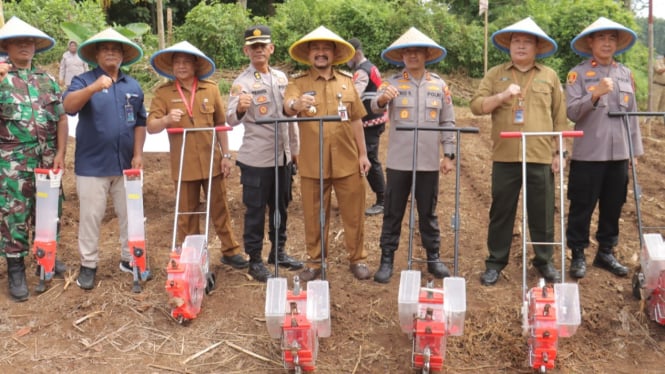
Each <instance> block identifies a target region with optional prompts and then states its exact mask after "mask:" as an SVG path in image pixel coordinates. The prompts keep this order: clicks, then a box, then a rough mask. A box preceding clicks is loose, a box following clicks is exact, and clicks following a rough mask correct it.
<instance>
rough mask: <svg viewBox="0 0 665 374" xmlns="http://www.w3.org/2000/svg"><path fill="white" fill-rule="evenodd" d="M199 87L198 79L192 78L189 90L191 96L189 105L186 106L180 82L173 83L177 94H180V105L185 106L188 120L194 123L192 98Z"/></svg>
mask: <svg viewBox="0 0 665 374" xmlns="http://www.w3.org/2000/svg"><path fill="white" fill-rule="evenodd" d="M198 85H199V79H198V78H197V77H194V81H193V82H192V89H191V95H190V98H189V104H187V99H186V98H185V94H184V93H183V92H182V87H180V82H179V81H177V80H176V81H175V87H176V88H177V89H178V93H179V94H180V98H181V99H182V103H183V104H184V105H185V109H187V114H189V118H190V119H191V120H192V122H193V121H194V114H193V110H192V108H194V96H195V95H196V87H197V86H198Z"/></svg>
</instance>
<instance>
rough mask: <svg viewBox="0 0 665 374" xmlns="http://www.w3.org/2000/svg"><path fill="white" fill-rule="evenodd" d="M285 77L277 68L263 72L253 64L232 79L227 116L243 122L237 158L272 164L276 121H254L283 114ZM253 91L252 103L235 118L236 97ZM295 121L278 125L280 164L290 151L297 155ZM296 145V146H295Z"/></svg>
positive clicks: (258, 164) (253, 163) (232, 122)
mask: <svg viewBox="0 0 665 374" xmlns="http://www.w3.org/2000/svg"><path fill="white" fill-rule="evenodd" d="M287 83H288V79H287V78H286V75H285V74H284V73H282V72H281V71H279V70H276V69H273V68H270V71H269V73H268V74H265V75H262V74H261V72H259V71H257V70H256V69H255V68H254V67H253V66H252V65H250V66H249V67H248V68H247V69H245V71H243V72H242V73H241V74H240V75H239V76H238V78H236V79H235V80H234V81H233V86H232V87H231V95H230V97H229V107H228V110H227V114H226V118H227V121H228V123H229V125H231V126H237V125H239V124H241V123H242V124H244V125H245V134H244V135H243V139H242V145H241V146H240V150H239V151H238V161H239V162H241V163H243V164H245V165H249V166H253V167H271V166H275V124H274V123H273V124H263V125H257V124H256V120H264V119H270V118H281V117H283V114H282V112H283V101H284V91H285V90H286V85H287ZM241 93H249V94H252V96H253V98H252V101H253V102H252V105H251V106H250V107H249V108H248V109H247V111H246V112H245V113H244V114H243V115H242V116H241V117H240V118H238V112H237V108H238V97H239V95H240V94H241ZM295 126H296V125H295V124H294V123H279V124H277V139H278V142H277V153H278V161H279V165H280V166H283V165H284V159H286V160H287V161H290V160H291V154H292V153H294V154H298V151H299V150H298V134H297V132H296V130H295ZM294 148H295V149H294Z"/></svg>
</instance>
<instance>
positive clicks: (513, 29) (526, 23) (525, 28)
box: [492, 17, 559, 58]
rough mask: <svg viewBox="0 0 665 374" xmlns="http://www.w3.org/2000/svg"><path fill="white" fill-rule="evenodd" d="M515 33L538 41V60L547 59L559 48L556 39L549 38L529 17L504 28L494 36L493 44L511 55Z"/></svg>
mask: <svg viewBox="0 0 665 374" xmlns="http://www.w3.org/2000/svg"><path fill="white" fill-rule="evenodd" d="M515 33H522V34H529V35H533V36H535V37H536V38H537V39H538V45H537V47H536V58H545V57H549V56H551V55H553V54H554V53H555V52H556V51H557V50H558V49H559V46H558V45H557V44H556V42H555V41H554V39H552V38H550V37H549V36H547V34H546V33H545V31H543V29H541V28H540V27H539V26H538V25H537V24H536V22H534V21H533V20H532V19H531V17H527V18H525V19H523V20H521V21H519V22H517V23H514V24H512V25H510V26H508V27H506V28H503V29H501V30H499V31H497V32H495V33H494V34H492V43H494V45H495V46H496V47H497V48H498V49H499V50H501V51H503V52H506V53H510V38H511V37H512V36H513V34H515Z"/></svg>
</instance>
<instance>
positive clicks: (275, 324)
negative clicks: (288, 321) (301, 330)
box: [265, 278, 287, 339]
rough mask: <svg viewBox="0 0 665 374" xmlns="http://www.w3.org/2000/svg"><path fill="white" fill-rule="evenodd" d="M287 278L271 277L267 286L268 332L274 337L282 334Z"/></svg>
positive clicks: (266, 311)
mask: <svg viewBox="0 0 665 374" xmlns="http://www.w3.org/2000/svg"><path fill="white" fill-rule="evenodd" d="M286 292H287V282H286V278H269V279H268V286H267V288H266V305H265V316H266V325H267V327H268V334H270V337H271V338H273V339H277V338H279V337H280V336H281V335H282V324H283V323H284V316H285V314H286V313H285V310H286Z"/></svg>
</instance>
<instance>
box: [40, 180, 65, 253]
mask: <svg viewBox="0 0 665 374" xmlns="http://www.w3.org/2000/svg"><path fill="white" fill-rule="evenodd" d="M35 179H36V181H35V186H36V198H35V200H36V208H35V210H36V212H37V214H36V217H35V218H36V222H35V241H40V242H50V241H55V240H56V231H57V228H58V199H59V198H60V183H61V181H62V170H60V171H59V172H58V173H54V172H53V170H45V169H39V170H37V171H36V172H35Z"/></svg>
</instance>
